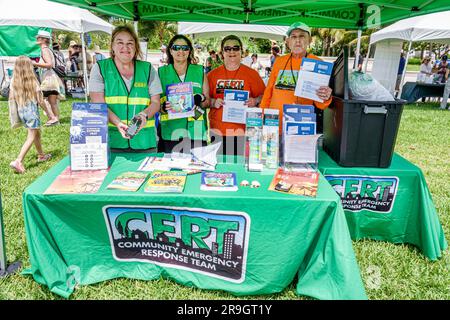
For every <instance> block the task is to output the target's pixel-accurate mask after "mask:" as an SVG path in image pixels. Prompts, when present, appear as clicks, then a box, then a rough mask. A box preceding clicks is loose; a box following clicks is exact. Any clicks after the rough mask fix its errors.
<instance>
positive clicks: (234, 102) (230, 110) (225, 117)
mask: <svg viewBox="0 0 450 320" xmlns="http://www.w3.org/2000/svg"><path fill="white" fill-rule="evenodd" d="M223 98H224V102H225V103H224V105H223V113H222V121H223V122H232V123H241V124H245V110H246V109H247V106H246V105H245V104H244V103H245V102H246V101H247V100H248V98H249V92H248V91H245V90H231V89H225V90H224V93H223Z"/></svg>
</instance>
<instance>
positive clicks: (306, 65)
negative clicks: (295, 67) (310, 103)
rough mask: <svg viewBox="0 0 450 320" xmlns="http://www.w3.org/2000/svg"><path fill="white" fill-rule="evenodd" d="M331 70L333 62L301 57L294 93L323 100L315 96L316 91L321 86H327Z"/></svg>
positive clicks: (319, 100)
mask: <svg viewBox="0 0 450 320" xmlns="http://www.w3.org/2000/svg"><path fill="white" fill-rule="evenodd" d="M332 70H333V63H331V62H325V61H320V60H314V59H309V58H303V59H302V65H301V67H300V71H299V72H298V80H297V85H296V86H295V92H294V95H296V96H297V97H302V98H307V99H311V100H314V101H318V102H323V100H322V99H320V98H319V97H318V96H317V94H316V91H317V90H318V89H319V87H321V86H325V87H327V86H328V84H329V82H330V77H331V71H332Z"/></svg>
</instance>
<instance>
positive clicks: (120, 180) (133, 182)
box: [106, 172, 148, 191]
mask: <svg viewBox="0 0 450 320" xmlns="http://www.w3.org/2000/svg"><path fill="white" fill-rule="evenodd" d="M147 175H148V174H147V173H144V172H124V173H121V174H120V175H119V176H118V177H117V178H115V179H114V180H113V181H112V182H111V183H110V184H109V185H108V186H107V187H106V189H115V190H124V191H137V190H138V189H139V187H140V186H141V185H142V184H143V183H144V181H145V179H146V178H147Z"/></svg>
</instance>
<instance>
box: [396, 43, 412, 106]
mask: <svg viewBox="0 0 450 320" xmlns="http://www.w3.org/2000/svg"><path fill="white" fill-rule="evenodd" d="M411 46H412V41H409V45H408V52H406V59H405V60H406V61H405V68H403V73H402V81H400V86H399V88H398V95H397V97H400V96H401V94H402V90H403V81H405V75H406V67H407V66H408V60H409V52H410V51H411Z"/></svg>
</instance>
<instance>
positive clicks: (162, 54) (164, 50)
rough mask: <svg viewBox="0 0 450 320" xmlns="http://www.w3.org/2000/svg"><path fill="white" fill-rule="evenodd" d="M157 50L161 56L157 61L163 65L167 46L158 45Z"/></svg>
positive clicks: (165, 59)
mask: <svg viewBox="0 0 450 320" xmlns="http://www.w3.org/2000/svg"><path fill="white" fill-rule="evenodd" d="M159 50H160V51H161V58H159V63H160V64H161V65H162V66H163V65H165V64H167V46H166V45H165V44H162V45H161V47H159Z"/></svg>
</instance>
